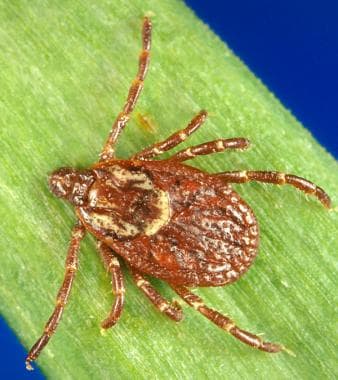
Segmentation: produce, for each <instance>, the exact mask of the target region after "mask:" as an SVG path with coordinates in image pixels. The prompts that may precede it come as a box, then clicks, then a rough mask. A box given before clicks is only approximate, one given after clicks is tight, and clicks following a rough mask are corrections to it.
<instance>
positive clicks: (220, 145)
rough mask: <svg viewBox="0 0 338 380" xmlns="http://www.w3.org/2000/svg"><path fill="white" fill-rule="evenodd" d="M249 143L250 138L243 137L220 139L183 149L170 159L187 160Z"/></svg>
mask: <svg viewBox="0 0 338 380" xmlns="http://www.w3.org/2000/svg"><path fill="white" fill-rule="evenodd" d="M249 145H250V142H249V140H247V139H244V138H241V137H237V138H234V139H218V140H215V141H209V142H206V143H203V144H200V145H195V146H191V147H190V148H187V149H184V150H181V151H179V152H177V153H175V154H174V155H173V156H172V157H170V160H174V161H186V160H191V159H192V158H194V157H196V156H201V155H204V154H211V153H217V152H223V151H224V150H226V149H246V148H248V147H249Z"/></svg>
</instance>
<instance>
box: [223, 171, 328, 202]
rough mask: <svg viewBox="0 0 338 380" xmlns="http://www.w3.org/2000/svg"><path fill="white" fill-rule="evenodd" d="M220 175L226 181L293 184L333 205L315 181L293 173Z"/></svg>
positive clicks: (245, 172) (241, 172)
mask: <svg viewBox="0 0 338 380" xmlns="http://www.w3.org/2000/svg"><path fill="white" fill-rule="evenodd" d="M216 175H217V176H218V177H222V178H224V180H225V181H226V182H231V183H244V182H250V181H258V182H265V183H273V184H275V185H285V184H287V185H291V186H294V187H296V188H297V189H299V190H301V191H303V192H304V193H306V194H310V195H314V196H315V197H317V198H318V200H319V201H320V202H321V203H322V204H323V205H324V206H325V207H327V208H330V207H331V200H330V197H329V196H328V195H327V194H326V192H325V191H324V190H323V189H322V188H320V187H319V186H316V185H315V184H314V183H312V182H310V181H308V180H307V179H305V178H302V177H297V176H295V175H293V174H285V173H280V172H270V171H233V172H224V173H218V174H216Z"/></svg>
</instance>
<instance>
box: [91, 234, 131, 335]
mask: <svg viewBox="0 0 338 380" xmlns="http://www.w3.org/2000/svg"><path fill="white" fill-rule="evenodd" d="M97 247H98V249H99V252H100V255H101V259H102V261H103V264H104V266H105V268H106V270H107V271H108V272H110V274H111V277H112V286H113V293H114V294H115V301H114V304H113V307H112V309H111V312H110V313H109V315H108V317H107V318H106V319H105V320H104V321H103V322H102V323H101V326H102V328H104V329H108V328H109V327H112V326H114V325H115V324H116V322H117V321H118V320H119V319H120V317H121V313H122V310H123V306H124V295H125V287H124V280H123V273H122V271H121V267H120V263H119V260H118V258H117V257H116V256H115V255H114V253H113V252H112V250H111V249H110V248H109V247H108V246H107V245H106V244H104V243H102V242H101V241H98V243H97Z"/></svg>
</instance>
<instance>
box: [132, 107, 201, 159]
mask: <svg viewBox="0 0 338 380" xmlns="http://www.w3.org/2000/svg"><path fill="white" fill-rule="evenodd" d="M207 116H208V113H207V111H203V110H202V111H200V112H199V113H198V114H197V115H196V116H195V117H194V118H193V119H192V120H191V121H190V123H189V124H188V126H187V127H186V128H184V129H182V130H180V131H177V132H175V133H174V134H172V135H171V136H169V137H168V138H167V139H166V140H163V141H160V142H158V143H156V144H153V145H151V146H150V147H148V148H145V149H143V150H141V152H138V153H137V154H135V155H134V156H133V157H132V158H133V159H137V160H148V159H150V158H152V157H155V156H158V155H159V154H162V153H164V152H166V151H167V150H170V149H172V148H174V147H175V146H176V145H178V144H180V143H181V142H183V141H184V140H186V138H187V137H189V136H190V135H191V134H192V133H194V132H195V131H196V130H197V129H198V128H199V127H200V126H201V125H202V124H203V123H204V121H205V119H206V118H207Z"/></svg>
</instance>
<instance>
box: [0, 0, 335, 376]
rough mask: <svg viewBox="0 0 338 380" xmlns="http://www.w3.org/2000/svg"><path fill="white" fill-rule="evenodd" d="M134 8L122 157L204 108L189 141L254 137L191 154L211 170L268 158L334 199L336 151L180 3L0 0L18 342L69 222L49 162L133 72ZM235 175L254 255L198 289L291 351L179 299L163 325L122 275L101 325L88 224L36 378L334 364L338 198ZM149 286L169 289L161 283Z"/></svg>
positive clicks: (110, 115) (4, 188)
mask: <svg viewBox="0 0 338 380" xmlns="http://www.w3.org/2000/svg"><path fill="white" fill-rule="evenodd" d="M144 14H149V15H152V20H153V24H154V34H153V38H154V39H153V50H152V62H151V68H150V72H149V75H148V77H147V80H146V84H145V90H144V93H143V94H142V97H141V99H140V102H139V104H138V106H137V110H136V112H135V113H134V116H133V118H132V120H131V121H130V123H129V125H128V127H127V128H126V130H125V132H124V133H123V136H122V138H121V141H120V144H119V146H118V154H119V155H120V156H121V157H128V156H129V155H130V154H132V153H134V152H136V151H138V150H140V149H142V148H144V147H145V146H146V145H148V144H150V143H152V142H154V141H156V140H160V139H163V138H164V137H166V136H168V135H169V134H170V133H172V132H173V131H175V130H177V129H179V128H182V127H184V126H185V125H186V124H187V122H188V121H189V120H190V118H191V117H192V116H193V115H194V114H195V113H196V112H197V111H199V110H200V109H202V108H204V109H207V110H208V111H209V112H210V118H209V120H208V121H207V122H206V124H205V126H203V128H202V129H201V130H200V131H199V132H198V133H196V135H195V136H192V137H191V138H190V140H189V143H188V144H189V145H190V144H196V143H200V142H203V141H207V140H212V139H215V138H217V137H234V136H243V137H247V138H249V139H250V140H251V141H252V143H253V147H252V149H251V150H249V151H247V152H242V153H239V152H232V153H224V154H218V155H212V156H208V157H203V158H201V159H196V160H195V161H194V162H193V165H196V166H197V167H199V168H201V169H203V170H207V171H208V172H220V171H225V170H244V169H262V170H264V169H265V170H269V169H270V170H271V169H275V170H280V171H285V172H289V173H294V174H298V175H302V176H304V177H306V178H308V179H310V180H312V181H313V182H315V183H317V184H318V185H320V186H321V187H323V188H325V189H326V190H327V191H328V193H329V194H330V195H331V196H332V199H333V205H334V206H335V205H336V204H337V203H336V202H337V189H338V186H337V185H338V180H337V178H338V176H337V164H336V162H335V161H334V159H333V158H332V157H331V156H330V155H329V154H327V153H326V152H325V151H324V149H323V148H321V147H320V146H319V145H318V144H317V143H316V142H315V141H314V139H313V138H312V137H311V135H310V134H309V133H308V132H307V131H306V130H305V129H304V128H303V127H302V126H301V125H300V124H299V123H298V122H297V121H296V120H295V119H294V117H293V116H292V115H290V113H289V112H288V111H286V110H285V109H284V108H283V106H282V105H281V104H280V103H279V102H278V100H276V99H275V98H274V96H273V95H272V94H271V93H269V91H268V90H267V89H266V88H265V87H264V86H263V85H262V84H261V83H260V82H259V80H257V79H256V78H255V77H254V76H253V75H252V74H251V73H250V72H249V71H248V69H247V68H246V67H245V66H244V65H243V64H242V63H241V62H240V61H239V60H238V58H236V57H235V56H234V55H233V53H232V52H231V51H230V50H229V48H228V47H226V46H225V45H224V44H223V43H222V42H221V41H220V40H219V39H218V38H217V37H216V36H215V35H213V34H212V33H211V32H210V31H209V30H208V28H207V27H206V26H205V25H203V24H202V23H201V22H200V21H199V20H197V19H196V17H195V16H194V15H193V14H192V12H191V11H190V10H189V9H187V8H186V7H185V5H184V4H183V3H181V2H179V1H176V0H172V1H169V0H166V1H161V2H159V1H155V0H132V1H128V2H127V1H122V0H115V1H114V2H111V1H101V2H98V4H96V5H95V2H91V1H88V0H82V1H72V2H68V1H61V2H59V1H43V0H39V1H34V2H31V1H28V0H27V1H3V2H2V3H1V4H0V48H1V55H0V67H1V70H0V86H1V93H0V124H1V131H0V133H1V135H0V150H1V161H0V165H1V168H0V186H1V204H0V218H1V223H2V228H1V236H0V249H1V252H2V254H1V255H2V258H1V271H0V280H1V286H0V311H1V314H2V315H3V316H4V317H5V319H6V320H7V322H8V323H9V325H10V326H11V327H12V328H13V329H14V330H15V332H16V334H17V335H18V337H19V338H20V340H21V341H22V342H23V343H24V344H25V346H26V347H27V348H29V347H30V345H31V344H32V343H34V341H35V340H36V338H37V337H38V336H39V335H40V333H41V331H42V328H43V325H44V323H45V321H46V320H47V318H48V316H49V314H50V312H51V310H52V308H53V304H54V297H55V294H56V292H57V289H58V287H59V285H60V283H61V280H62V276H63V265H64V258H65V254H66V249H67V244H68V239H69V234H70V229H71V226H72V224H73V223H74V220H75V217H74V215H73V210H72V208H71V207H70V206H69V205H66V204H65V203H63V202H62V201H60V200H58V199H55V198H54V197H53V196H52V195H51V194H50V193H49V191H48V188H47V183H46V178H47V174H48V173H49V172H51V171H52V170H53V169H55V168H57V167H60V166H74V167H79V168H83V167H87V166H89V165H90V164H91V163H92V162H94V161H95V160H96V159H97V154H98V152H99V151H100V149H101V146H102V144H103V142H104V141H105V138H106V136H107V134H108V131H109V129H110V125H111V123H112V121H113V119H114V117H115V115H116V114H117V113H118V112H119V111H120V109H121V106H122V104H123V102H124V99H125V96H126V94H127V91H128V86H129V84H130V82H131V80H132V79H133V77H134V75H135V72H136V67H137V55H138V52H139V49H140V28H141V20H142V17H143V15H144ZM314 48H315V47H314ZM138 114H142V115H145V116H146V117H148V118H150V120H152V127H153V128H154V129H155V132H154V133H150V132H149V131H148V130H146V129H144V128H142V126H141V125H140V123H139V122H138V120H139V119H138V118H137V115H138ZM236 189H237V190H238V192H239V193H240V194H241V195H242V196H243V197H244V198H245V199H246V200H247V202H248V203H249V204H250V205H251V206H252V208H253V210H255V212H256V214H257V218H258V220H259V223H260V229H261V249H260V254H259V256H258V258H257V260H256V262H255V264H254V265H253V267H252V268H251V270H250V271H249V272H248V274H247V275H246V276H245V277H244V278H242V279H241V280H240V281H238V282H237V283H235V284H234V285H231V286H228V287H224V288H214V289H199V290H198V291H197V292H198V294H200V295H201V296H203V297H204V298H205V300H206V302H208V303H209V304H210V305H212V306H213V307H215V308H216V309H218V310H220V311H222V312H224V313H226V314H228V315H230V316H232V317H233V318H234V319H235V320H236V321H237V323H238V324H239V326H241V327H242V328H245V329H248V330H249V331H252V332H256V333H260V332H262V333H263V332H264V333H265V338H266V339H268V340H271V341H276V342H281V343H283V344H284V345H285V346H286V347H288V348H289V349H290V350H292V351H293V352H294V353H295V354H296V356H295V357H294V356H291V355H288V354H286V353H282V354H277V355H268V354H265V353H262V352H259V351H256V350H254V349H250V348H249V347H247V346H245V345H243V344H241V343H240V342H238V341H236V340H235V339H234V338H232V337H231V336H229V335H227V334H226V333H225V332H222V331H221V330H219V329H217V328H216V327H215V326H213V325H212V324H211V323H210V322H208V321H207V320H205V319H203V317H202V316H200V315H199V314H198V313H196V312H195V311H194V310H191V309H188V308H185V309H184V312H185V316H186V317H185V320H184V321H183V322H182V323H180V324H175V323H173V322H171V321H170V320H168V319H167V318H166V317H165V316H163V315H160V314H159V313H158V312H157V311H156V310H154V308H153V307H152V306H151V305H150V304H149V303H148V302H147V300H145V299H144V297H143V295H142V294H140V293H139V291H138V290H137V289H136V288H135V286H134V285H133V284H132V282H131V279H130V277H129V275H128V274H126V277H127V285H126V287H127V301H126V307H125V310H124V313H123V316H122V318H121V321H120V322H119V323H118V325H117V326H116V327H114V328H113V329H111V330H109V331H107V332H106V333H105V334H104V335H102V334H101V333H100V328H99V324H100V321H101V320H102V319H103V318H104V317H105V316H106V314H107V313H108V311H109V308H110V305H111V303H112V295H111V288H110V283H109V276H108V275H107V274H106V273H105V271H104V269H103V267H102V265H101V263H100V261H99V258H98V255H97V254H96V252H95V247H94V244H93V241H94V240H93V238H91V237H87V238H86V239H85V241H84V242H83V244H82V248H81V257H80V259H81V262H80V270H79V273H78V275H77V278H76V281H75V285H74V289H73V293H72V295H71V300H70V302H69V305H68V306H67V308H66V311H65V315H64V317H63V320H62V322H61V324H60V326H59V329H58V331H57V333H56V335H55V336H54V337H53V338H52V340H51V342H50V343H49V345H48V346H47V348H46V349H45V350H44V352H43V353H42V355H41V357H40V358H39V361H38V363H39V365H40V366H41V368H42V370H43V371H44V373H45V374H46V376H47V377H48V378H51V379H52V378H55V379H74V378H77V379H112V378H114V379H116V378H117V379H130V378H135V379H143V378H144V379H146V378H147V379H149V378H156V379H203V378H215V379H221V378H222V379H224V378H230V379H237V378H241V379H248V378H274V379H284V378H285V379H286V378H288V379H289V378H306V379H310V378H313V379H318V378H335V377H336V375H337V374H336V372H335V340H336V339H335V337H336V335H335V330H334V321H335V317H334V305H333V303H334V294H335V287H334V285H335V283H334V279H335V272H334V255H335V253H336V252H337V248H338V247H337V245H338V244H337V238H336V235H337V212H336V211H330V212H328V211H327V210H326V209H324V208H323V207H322V206H321V205H320V204H319V202H318V201H316V200H315V199H312V198H308V197H306V196H304V195H303V194H301V193H299V192H297V191H296V190H294V189H291V188H288V187H287V186H286V187H283V188H278V187H276V186H269V185H262V184H246V185H237V186H236ZM140 254H142V252H140ZM154 284H155V285H156V287H157V288H158V290H159V291H160V292H161V293H163V294H164V295H166V296H167V297H169V298H171V297H173V293H172V292H171V291H170V290H169V289H168V286H166V284H164V283H162V282H160V281H158V280H155V281H154ZM23 359H24V358H23ZM22 365H24V363H23V364H22Z"/></svg>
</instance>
